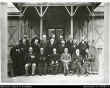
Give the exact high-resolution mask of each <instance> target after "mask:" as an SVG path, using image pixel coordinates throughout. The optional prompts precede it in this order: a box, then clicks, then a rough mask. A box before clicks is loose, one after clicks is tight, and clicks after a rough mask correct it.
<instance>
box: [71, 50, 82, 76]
mask: <svg viewBox="0 0 110 88" xmlns="http://www.w3.org/2000/svg"><path fill="white" fill-rule="evenodd" d="M81 63H82V57H81V55H80V50H79V49H76V52H75V54H73V55H72V64H71V69H72V73H73V74H75V73H76V74H81V73H82V65H81Z"/></svg>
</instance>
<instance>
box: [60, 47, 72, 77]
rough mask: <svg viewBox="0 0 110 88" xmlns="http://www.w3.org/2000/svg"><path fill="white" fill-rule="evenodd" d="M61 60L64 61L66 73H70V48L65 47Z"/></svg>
mask: <svg viewBox="0 0 110 88" xmlns="http://www.w3.org/2000/svg"><path fill="white" fill-rule="evenodd" d="M61 61H62V63H63V68H64V75H65V76H66V75H67V74H69V64H70V62H71V55H70V54H69V53H68V48H65V49H64V53H63V54H62V55H61Z"/></svg>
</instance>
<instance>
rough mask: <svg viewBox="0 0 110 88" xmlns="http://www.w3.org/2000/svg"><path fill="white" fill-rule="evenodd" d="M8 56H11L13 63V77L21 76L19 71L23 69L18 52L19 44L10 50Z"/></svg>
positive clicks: (19, 52) (20, 54)
mask: <svg viewBox="0 0 110 88" xmlns="http://www.w3.org/2000/svg"><path fill="white" fill-rule="evenodd" d="M10 56H11V59H12V62H13V71H14V76H18V75H21V74H22V72H21V69H22V68H23V67H22V62H21V61H22V53H21V50H20V46H19V42H17V43H16V45H14V46H13V47H12V48H11V51H10Z"/></svg>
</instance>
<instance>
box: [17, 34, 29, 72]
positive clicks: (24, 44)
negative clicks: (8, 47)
mask: <svg viewBox="0 0 110 88" xmlns="http://www.w3.org/2000/svg"><path fill="white" fill-rule="evenodd" d="M19 46H20V52H21V73H22V74H24V73H25V69H24V65H25V63H26V62H25V56H26V55H27V53H28V48H29V46H30V44H29V40H28V39H27V35H24V37H23V39H21V40H20V44H19Z"/></svg>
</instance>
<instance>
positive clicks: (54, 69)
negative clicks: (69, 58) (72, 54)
mask: <svg viewBox="0 0 110 88" xmlns="http://www.w3.org/2000/svg"><path fill="white" fill-rule="evenodd" d="M50 58H51V60H50V66H51V73H52V74H55V75H56V74H57V73H58V67H59V61H60V56H59V54H58V53H57V50H56V48H53V53H52V54H51V56H50Z"/></svg>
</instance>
